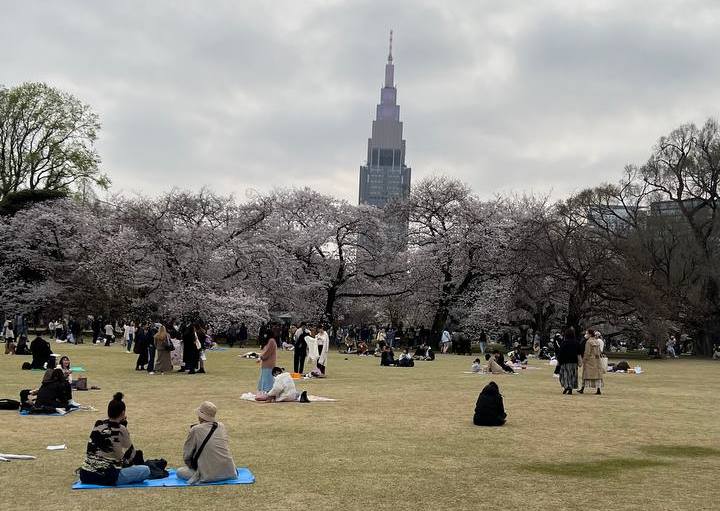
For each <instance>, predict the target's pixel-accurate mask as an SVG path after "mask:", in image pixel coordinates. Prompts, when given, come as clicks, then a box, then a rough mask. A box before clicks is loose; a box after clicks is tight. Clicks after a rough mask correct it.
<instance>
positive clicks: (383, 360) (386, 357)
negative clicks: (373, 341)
mask: <svg viewBox="0 0 720 511" xmlns="http://www.w3.org/2000/svg"><path fill="white" fill-rule="evenodd" d="M380 365H381V366H394V365H396V362H395V353H393V350H392V348H391V347H390V346H388V345H387V344H386V345H385V346H383V349H382V352H381V353H380Z"/></svg>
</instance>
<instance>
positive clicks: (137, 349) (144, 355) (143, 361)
mask: <svg viewBox="0 0 720 511" xmlns="http://www.w3.org/2000/svg"><path fill="white" fill-rule="evenodd" d="M150 339H151V338H149V337H148V331H147V326H146V325H145V323H141V324H140V326H139V327H138V329H137V332H135V343H134V344H133V353H135V354H136V355H137V356H138V358H137V361H136V362H135V370H136V371H144V370H145V366H146V365H147V364H148V342H149V341H150Z"/></svg>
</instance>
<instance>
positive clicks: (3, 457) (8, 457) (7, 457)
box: [0, 452, 35, 461]
mask: <svg viewBox="0 0 720 511" xmlns="http://www.w3.org/2000/svg"><path fill="white" fill-rule="evenodd" d="M34 459H35V456H28V455H27V454H5V453H2V452H0V461H12V460H34Z"/></svg>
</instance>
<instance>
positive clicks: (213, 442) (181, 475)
mask: <svg viewBox="0 0 720 511" xmlns="http://www.w3.org/2000/svg"><path fill="white" fill-rule="evenodd" d="M195 413H196V414H197V417H198V423H197V424H195V425H193V426H191V427H190V431H188V435H187V438H186V439H185V445H184V446H183V460H184V461H185V466H184V467H180V468H178V469H177V477H178V479H184V480H186V481H187V482H188V483H189V484H197V483H212V482H215V481H225V480H227V479H235V478H236V477H237V469H236V468H235V460H233V457H232V454H231V453H230V445H229V442H228V434H227V430H226V429H225V425H224V424H223V423H222V422H218V421H217V420H216V419H215V415H216V414H217V407H216V406H215V405H214V404H213V403H211V402H210V401H205V402H203V403H202V404H201V405H200V406H199V407H198V408H197V409H196V410H195Z"/></svg>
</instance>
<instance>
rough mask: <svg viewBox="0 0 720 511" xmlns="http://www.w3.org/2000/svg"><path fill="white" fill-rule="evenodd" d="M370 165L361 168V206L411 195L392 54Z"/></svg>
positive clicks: (375, 124)
mask: <svg viewBox="0 0 720 511" xmlns="http://www.w3.org/2000/svg"><path fill="white" fill-rule="evenodd" d="M366 161H367V163H366V164H365V165H363V166H362V167H360V193H359V202H360V204H368V205H371V206H376V207H380V208H381V207H383V206H385V204H387V203H388V202H390V201H392V200H394V199H397V198H403V197H407V196H408V195H409V193H410V173H411V169H410V167H408V166H406V165H405V140H403V124H402V122H400V106H399V105H398V104H397V89H396V88H395V65H394V64H393V57H392V32H390V50H389V52H388V59H387V63H386V64H385V85H384V87H383V88H382V89H381V90H380V104H378V105H377V111H376V114H375V120H374V121H373V123H372V133H371V136H370V138H369V139H368V148H367V160H366Z"/></svg>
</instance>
